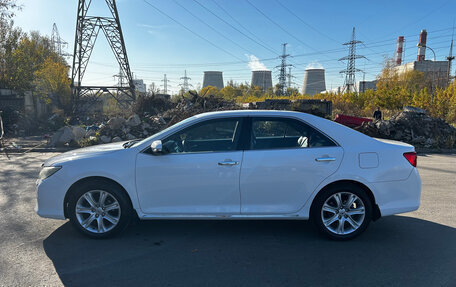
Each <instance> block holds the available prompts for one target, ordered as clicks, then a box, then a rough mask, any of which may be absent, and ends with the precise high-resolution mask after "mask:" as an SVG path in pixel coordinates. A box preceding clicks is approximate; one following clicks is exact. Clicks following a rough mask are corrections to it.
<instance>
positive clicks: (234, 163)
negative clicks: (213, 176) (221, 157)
mask: <svg viewBox="0 0 456 287" xmlns="http://www.w3.org/2000/svg"><path fill="white" fill-rule="evenodd" d="M238 164H239V162H238V161H221V162H219V163H218V165H224V166H225V165H238Z"/></svg>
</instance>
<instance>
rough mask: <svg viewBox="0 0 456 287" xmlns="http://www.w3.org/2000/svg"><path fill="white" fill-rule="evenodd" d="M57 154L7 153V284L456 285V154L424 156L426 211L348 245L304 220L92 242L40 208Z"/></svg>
mask: <svg viewBox="0 0 456 287" xmlns="http://www.w3.org/2000/svg"><path fill="white" fill-rule="evenodd" d="M50 156H52V154H50V153H47V154H39V153H30V154H27V155H25V156H12V158H11V159H10V160H8V159H7V158H6V157H5V156H4V155H0V244H1V248H0V286H61V285H66V286H95V285H97V286H106V285H112V286H126V285H128V286H297V285H300V286H456V155H423V156H420V157H419V159H418V161H419V163H418V164H419V171H420V174H421V177H422V180H423V194H422V201H421V208H420V209H419V210H418V211H416V212H413V213H408V214H404V215H401V216H391V217H386V218H382V219H380V220H379V221H377V222H374V223H373V224H371V225H370V226H369V228H368V229H367V231H366V232H365V233H364V234H363V235H361V236H360V237H358V238H356V239H354V240H352V241H349V242H333V241H329V240H327V239H325V238H323V237H321V236H320V235H319V234H318V233H316V232H315V230H314V229H313V227H312V226H311V224H310V223H308V222H301V221H149V222H142V223H139V224H135V225H133V226H132V227H131V228H129V230H128V231H127V233H125V234H124V235H122V236H120V237H117V238H114V239H110V240H90V239H87V238H85V237H83V236H82V235H80V234H79V233H77V232H76V231H75V230H73V228H72V227H71V225H70V223H69V222H66V221H58V220H50V219H43V218H40V217H38V216H37V215H36V214H35V213H34V211H33V208H34V205H35V191H34V184H35V178H36V177H37V174H38V171H39V166H40V164H41V163H42V162H43V160H44V159H46V158H48V157H50Z"/></svg>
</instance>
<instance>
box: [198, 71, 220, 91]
mask: <svg viewBox="0 0 456 287" xmlns="http://www.w3.org/2000/svg"><path fill="white" fill-rule="evenodd" d="M207 86H214V87H217V89H219V90H220V89H223V75H222V72H219V71H205V72H204V79H203V88H204V87H207Z"/></svg>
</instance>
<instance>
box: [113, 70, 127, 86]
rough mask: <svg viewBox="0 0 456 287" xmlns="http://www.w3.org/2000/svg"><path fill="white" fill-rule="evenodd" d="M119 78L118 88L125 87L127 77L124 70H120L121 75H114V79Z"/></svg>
mask: <svg viewBox="0 0 456 287" xmlns="http://www.w3.org/2000/svg"><path fill="white" fill-rule="evenodd" d="M116 78H117V86H119V87H123V86H124V84H125V75H124V73H123V72H122V69H121V68H119V73H118V74H115V75H114V79H116Z"/></svg>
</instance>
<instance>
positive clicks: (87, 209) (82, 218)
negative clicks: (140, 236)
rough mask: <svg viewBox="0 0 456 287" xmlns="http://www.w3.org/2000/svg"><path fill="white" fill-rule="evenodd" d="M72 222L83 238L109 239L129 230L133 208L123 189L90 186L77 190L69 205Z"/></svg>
mask: <svg viewBox="0 0 456 287" xmlns="http://www.w3.org/2000/svg"><path fill="white" fill-rule="evenodd" d="M68 203H69V204H68V208H69V209H68V211H69V217H70V221H71V222H72V223H73V225H74V226H75V227H76V228H77V229H78V230H79V231H81V232H82V233H83V234H85V235H87V236H89V237H92V238H107V237H110V236H112V235H114V234H116V233H118V232H120V231H122V230H123V229H125V228H126V227H127V225H128V224H129V222H130V220H131V213H132V208H131V205H130V203H129V201H128V199H127V197H126V195H125V193H124V192H123V190H121V188H120V187H118V186H116V185H114V184H111V183H108V182H98V181H94V182H88V183H85V184H83V185H82V186H80V187H79V188H77V189H76V190H75V191H74V192H72V194H70V198H69V201H68Z"/></svg>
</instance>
